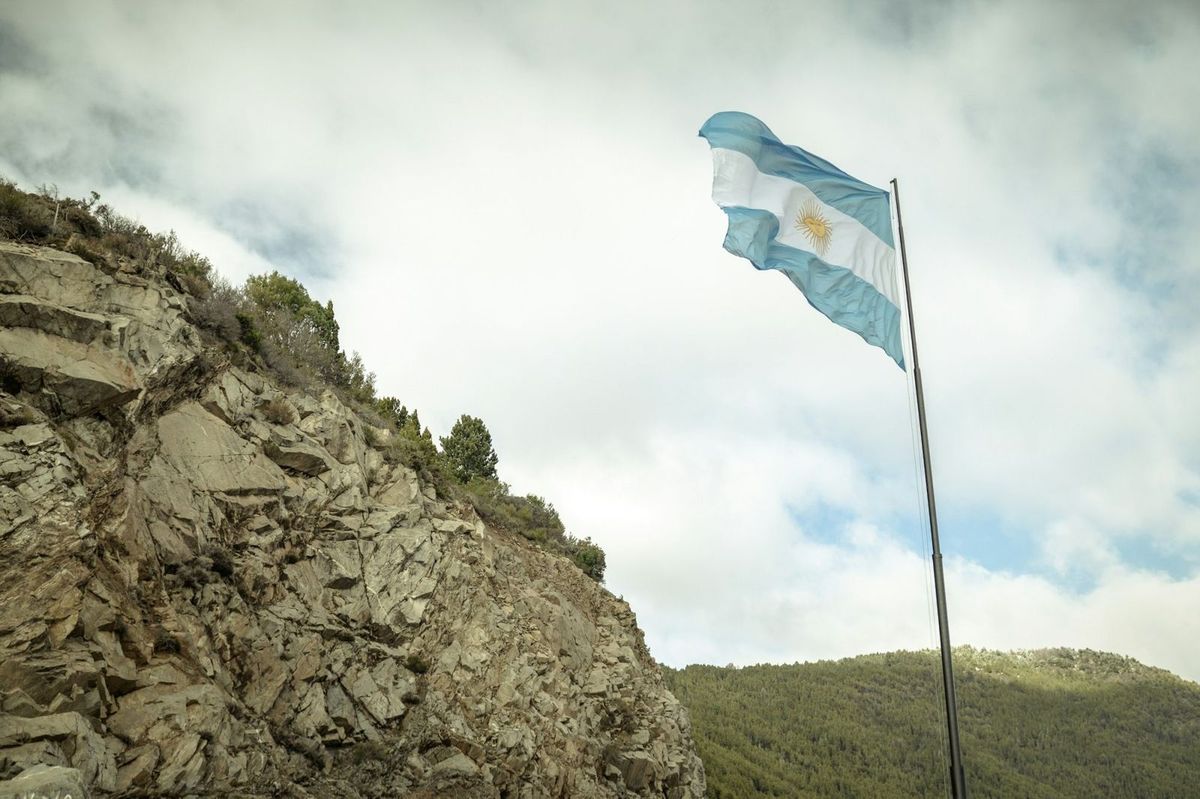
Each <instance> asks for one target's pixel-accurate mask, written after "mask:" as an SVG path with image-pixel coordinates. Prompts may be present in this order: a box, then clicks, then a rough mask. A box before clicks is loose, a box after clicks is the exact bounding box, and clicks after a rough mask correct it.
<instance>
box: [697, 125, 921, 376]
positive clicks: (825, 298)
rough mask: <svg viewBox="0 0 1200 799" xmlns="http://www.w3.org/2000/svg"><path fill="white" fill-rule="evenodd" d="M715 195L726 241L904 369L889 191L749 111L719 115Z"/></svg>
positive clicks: (709, 131)
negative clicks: (725, 222)
mask: <svg viewBox="0 0 1200 799" xmlns="http://www.w3.org/2000/svg"><path fill="white" fill-rule="evenodd" d="M700 135H701V136H703V137H704V138H705V139H707V140H708V143H709V146H711V147H712V155H713V200H714V201H715V202H716V204H717V205H719V206H720V207H721V209H722V210H724V211H725V214H726V216H728V217H729V230H728V232H727V233H726V234H725V249H726V250H728V251H729V252H731V253H733V254H734V255H739V256H741V257H743V258H745V259H747V260H749V261H750V263H752V264H754V266H755V268H757V269H777V270H779V271H780V272H783V273H784V274H785V275H787V276H788V278H789V279H790V280H791V281H792V282H793V283H794V284H796V287H797V288H799V289H800V291H802V292H803V293H804V296H805V298H806V299H807V300H808V302H809V304H811V305H812V306H813V307H814V308H816V309H817V310H818V311H820V312H821V313H823V314H825V316H827V317H829V319H831V320H832V321H834V322H835V323H837V324H839V325H841V326H842V327H844V328H846V329H847V330H853V331H854V332H855V333H857V334H859V335H860V336H862V337H863V338H864V339H865V340H866V341H867V343H869V344H874V345H875V346H877V347H881V348H882V349H883V351H884V352H886V353H887V354H888V355H890V356H891V357H892V359H893V360H894V361H895V362H896V363H897V364H898V365H899V366H900V368H901V369H903V368H904V352H903V349H902V347H901V344H900V295H899V292H898V291H897V288H896V246H895V244H894V243H893V239H892V222H891V214H890V212H889V207H888V193H887V191H886V190H884V189H877V188H875V187H874V186H869V185H867V184H866V183H863V182H862V181H860V180H858V179H856V178H852V177H850V176H849V175H847V174H846V173H845V172H843V171H842V170H840V169H838V168H837V167H835V166H834V165H833V164H831V163H829V162H828V161H824V160H822V159H820V158H818V157H816V156H815V155H812V154H811V153H808V152H805V151H804V150H801V149H800V148H799V147H791V146H788V145H786V144H784V143H783V142H781V141H779V139H778V138H776V137H775V134H774V133H772V132H771V130H770V128H768V127H767V126H766V125H764V124H763V123H762V122H760V121H759V120H757V119H755V118H754V117H752V116H750V115H749V114H742V113H739V112H736V111H722V112H721V113H719V114H714V115H713V116H712V117H711V118H710V119H709V120H708V121H707V122H705V123H704V127H702V128H701V129H700Z"/></svg>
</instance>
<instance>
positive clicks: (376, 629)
mask: <svg viewBox="0 0 1200 799" xmlns="http://www.w3.org/2000/svg"><path fill="white" fill-rule="evenodd" d="M169 278H170V276H169V275H166V276H161V275H156V274H153V273H152V272H144V271H143V272H139V271H138V270H135V269H132V268H129V267H128V266H127V265H122V264H120V263H114V262H111V261H106V262H105V263H103V264H100V265H93V264H92V263H90V262H88V261H84V260H81V259H80V258H78V257H76V256H74V255H68V254H66V253H63V252H59V251H56V250H51V249H45V248H38V247H30V246H24V245H19V244H12V243H0V389H2V391H0V780H5V779H6V780H7V781H3V782H0V797H3V796H8V795H25V794H27V793H30V792H33V793H34V794H35V795H47V796H53V795H55V792H56V791H57V792H58V793H59V795H60V796H62V795H66V794H67V793H71V794H72V796H74V797H79V796H81V795H85V794H90V795H93V796H103V795H108V794H110V793H114V794H120V795H128V796H150V795H181V794H190V795H221V796H225V795H245V796H250V795H254V796H262V795H292V796H336V797H359V796H362V797H366V796H380V797H382V796H389V797H391V796H412V797H418V796H420V797H428V796H443V795H444V796H464V797H543V796H546V797H553V796H581V797H591V796H595V797H607V796H631V795H636V796H665V797H672V798H676V797H697V796H702V795H703V794H704V773H703V768H702V766H701V764H700V761H699V758H698V757H697V755H696V753H695V750H694V748H693V744H692V738H691V730H690V725H689V722H688V718H687V714H686V712H685V711H684V710H683V709H682V708H681V706H680V705H679V703H678V702H676V700H675V698H674V697H673V696H672V695H671V694H670V693H669V692H668V690H667V689H666V687H665V685H664V683H663V680H662V677H661V675H660V673H659V670H658V667H657V666H656V665H655V663H654V661H653V660H652V659H651V657H650V655H649V653H648V652H647V650H646V647H645V644H644V642H643V639H642V635H641V632H640V631H639V630H638V628H637V626H636V621H635V619H634V616H633V613H632V612H631V611H630V609H629V607H628V605H627V604H625V603H624V602H622V601H620V600H618V599H616V598H615V597H613V596H612V595H611V594H609V593H608V592H607V591H605V590H604V589H603V588H601V587H600V586H599V585H597V584H596V583H595V582H593V581H592V580H590V579H588V578H587V577H586V576H584V575H583V574H582V573H581V572H580V571H579V570H578V569H577V568H576V567H575V566H574V565H573V564H571V563H570V562H569V561H567V560H566V559H564V558H561V557H558V556H555V555H552V554H549V553H546V552H543V551H541V550H539V549H537V548H535V547H533V546H532V545H530V544H529V543H528V542H526V541H525V540H524V539H522V538H520V537H519V536H512V535H508V534H506V533H502V532H499V531H496V530H492V529H490V528H489V527H488V526H487V525H485V524H484V523H483V522H482V521H480V520H479V519H478V518H477V517H476V516H475V515H474V512H473V511H472V510H470V508H468V507H465V506H458V505H456V504H455V503H453V502H452V501H449V500H447V499H446V498H445V497H439V496H438V494H437V492H436V490H435V489H434V488H433V487H432V486H431V485H426V484H423V483H422V481H421V480H420V479H419V478H418V476H417V475H416V474H415V473H414V472H413V471H412V470H410V469H408V468H406V467H405V466H403V465H401V464H399V463H394V462H390V461H389V459H388V458H386V457H385V456H384V454H383V452H382V451H381V448H380V446H379V445H380V442H383V441H385V440H386V438H387V435H388V433H387V431H386V430H382V429H375V428H371V427H370V425H369V424H367V423H366V422H364V421H363V419H361V418H360V417H359V415H358V414H356V413H355V412H354V411H353V409H351V408H350V407H348V406H347V405H346V404H344V403H343V402H341V401H339V399H338V398H337V396H335V395H334V394H333V393H332V392H329V391H325V392H320V391H310V392H307V393H305V392H300V391H297V390H294V389H285V388H283V387H281V385H280V384H278V383H277V382H275V381H273V380H272V379H271V378H270V376H269V375H265V374H263V373H255V372H252V371H250V370H248V369H247V368H237V367H235V366H234V365H232V364H231V363H230V361H229V359H228V357H227V356H226V355H225V354H223V353H222V351H221V350H220V348H218V347H215V346H211V345H209V344H206V343H205V340H204V338H203V336H202V335H201V333H200V331H199V330H198V329H197V328H196V327H195V326H193V325H192V324H191V323H190V322H189V303H190V302H191V299H190V298H189V297H188V295H186V294H185V293H183V292H181V291H178V290H176V288H173V287H172V282H171V281H170V280H169ZM176 285H177V283H176Z"/></svg>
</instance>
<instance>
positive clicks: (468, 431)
mask: <svg viewBox="0 0 1200 799" xmlns="http://www.w3.org/2000/svg"><path fill="white" fill-rule="evenodd" d="M441 442H442V451H443V452H444V453H446V458H447V459H448V460H449V461H450V465H451V467H452V468H453V469H454V476H455V477H457V478H458V479H459V481H461V482H463V483H466V482H468V481H470V480H471V478H473V477H484V478H487V479H488V480H495V479H496V463H497V461H498V460H499V459H498V458H497V457H496V450H495V449H493V448H492V434H491V433H490V432H488V429H487V425H485V424H484V423H483V420H482V419H479V418H477V417H475V416H468V415H467V414H465V413H464V414H463V415H462V416H460V417H458V421H457V422H455V423H454V427H453V428H451V429H450V435H448V436H443V437H442V438H441Z"/></svg>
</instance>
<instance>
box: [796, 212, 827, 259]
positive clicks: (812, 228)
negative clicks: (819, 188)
mask: <svg viewBox="0 0 1200 799" xmlns="http://www.w3.org/2000/svg"><path fill="white" fill-rule="evenodd" d="M796 230H799V231H800V232H801V233H803V234H804V236H805V237H806V238H807V239H808V243H809V244H811V245H812V248H813V249H814V250H816V251H817V255H821V256H823V255H825V253H826V252H828V251H829V242H830V241H831V240H832V239H833V223H832V222H830V221H829V220H828V219H826V218H825V216H824V215H823V214H822V213H821V209H820V208H818V207H817V204H816V203H815V202H813V201H812V200H807V201H805V203H804V205H803V206H802V207H801V208H800V213H798V214H796Z"/></svg>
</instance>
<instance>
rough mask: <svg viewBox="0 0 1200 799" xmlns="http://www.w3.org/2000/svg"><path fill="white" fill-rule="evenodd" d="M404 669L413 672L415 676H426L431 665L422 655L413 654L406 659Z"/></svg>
mask: <svg viewBox="0 0 1200 799" xmlns="http://www.w3.org/2000/svg"><path fill="white" fill-rule="evenodd" d="M404 668H406V669H408V670H409V671H411V672H412V673H413V674H424V673H425V672H427V671H429V663H427V662H426V661H425V658H423V657H421V656H420V655H416V654H412V655H409V656H408V657H407V658H405V659H404Z"/></svg>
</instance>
